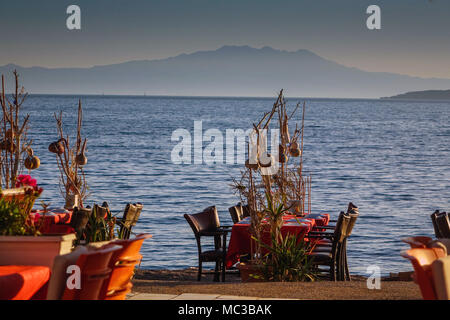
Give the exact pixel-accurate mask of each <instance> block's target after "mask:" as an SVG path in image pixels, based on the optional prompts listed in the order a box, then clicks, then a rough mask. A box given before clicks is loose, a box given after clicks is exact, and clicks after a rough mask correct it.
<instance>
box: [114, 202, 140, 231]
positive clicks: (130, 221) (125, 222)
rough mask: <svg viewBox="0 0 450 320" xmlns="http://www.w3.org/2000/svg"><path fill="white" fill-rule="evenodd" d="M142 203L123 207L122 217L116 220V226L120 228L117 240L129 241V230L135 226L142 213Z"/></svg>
mask: <svg viewBox="0 0 450 320" xmlns="http://www.w3.org/2000/svg"><path fill="white" fill-rule="evenodd" d="M143 207H144V206H143V204H142V203H139V202H138V203H133V204H131V203H128V204H127V205H126V206H125V210H124V212H123V217H122V218H121V219H118V220H117V222H116V223H117V224H118V225H119V226H120V229H119V238H121V239H130V235H131V229H132V228H133V227H134V226H135V225H136V223H137V221H138V220H139V217H140V215H141V212H142V208H143Z"/></svg>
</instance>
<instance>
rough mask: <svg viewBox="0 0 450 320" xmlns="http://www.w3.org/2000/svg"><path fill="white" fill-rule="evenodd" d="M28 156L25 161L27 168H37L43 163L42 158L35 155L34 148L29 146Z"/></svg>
mask: <svg viewBox="0 0 450 320" xmlns="http://www.w3.org/2000/svg"><path fill="white" fill-rule="evenodd" d="M27 153H28V157H27V158H26V159H25V161H24V165H25V168H27V169H28V170H35V169H37V168H39V166H40V165H41V160H39V158H38V157H37V156H35V155H34V152H33V149H31V148H28V150H27Z"/></svg>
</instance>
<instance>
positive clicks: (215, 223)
mask: <svg viewBox="0 0 450 320" xmlns="http://www.w3.org/2000/svg"><path fill="white" fill-rule="evenodd" d="M184 218H185V219H186V220H187V222H188V223H189V225H190V226H191V228H192V231H194V234H195V236H196V237H198V236H199V233H200V232H201V231H213V230H215V229H217V228H219V227H220V220H219V215H218V213H217V208H216V207H215V206H211V207H208V208H206V209H204V210H203V211H202V212H200V213H195V214H185V215H184Z"/></svg>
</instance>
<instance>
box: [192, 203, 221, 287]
mask: <svg viewBox="0 0 450 320" xmlns="http://www.w3.org/2000/svg"><path fill="white" fill-rule="evenodd" d="M184 218H185V219H186V220H187V222H188V223H189V225H190V226H191V228H192V231H193V232H194V235H195V239H196V241H197V249H198V275H197V280H198V281H200V280H201V277H202V264H203V262H215V270H214V281H219V274H220V272H221V273H222V282H225V260H226V249H227V233H228V232H230V229H229V227H221V226H220V221H219V215H218V213H217V209H216V207H215V206H211V207H208V208H206V209H205V210H203V211H202V212H200V213H196V214H185V215H184ZM202 237H213V238H214V250H209V251H203V250H202V244H201V238H202Z"/></svg>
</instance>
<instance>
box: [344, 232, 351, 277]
mask: <svg viewBox="0 0 450 320" xmlns="http://www.w3.org/2000/svg"><path fill="white" fill-rule="evenodd" d="M344 263H345V277H346V279H347V280H348V281H352V277H351V276H350V270H349V268H348V260H347V241H346V242H345V251H344Z"/></svg>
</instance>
